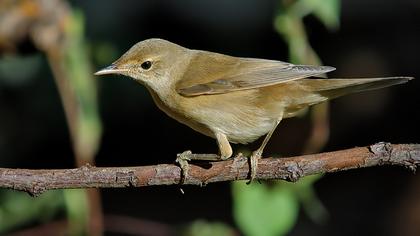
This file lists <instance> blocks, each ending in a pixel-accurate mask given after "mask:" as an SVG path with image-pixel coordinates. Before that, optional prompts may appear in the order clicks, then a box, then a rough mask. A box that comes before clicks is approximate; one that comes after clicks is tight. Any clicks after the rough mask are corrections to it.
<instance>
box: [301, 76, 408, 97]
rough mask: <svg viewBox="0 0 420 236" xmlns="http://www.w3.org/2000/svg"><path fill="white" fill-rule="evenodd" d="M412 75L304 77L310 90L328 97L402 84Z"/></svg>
mask: <svg viewBox="0 0 420 236" xmlns="http://www.w3.org/2000/svg"><path fill="white" fill-rule="evenodd" d="M411 79H413V77H385V78H360V79H312V78H311V79H306V81H305V85H307V88H309V89H310V90H311V91H312V92H318V93H319V94H321V95H322V96H325V97H328V98H330V99H331V98H336V97H339V96H342V95H345V94H349V93H358V92H362V91H368V90H374V89H380V88H385V87H389V86H393V85H397V84H403V83H406V82H408V81H409V80H411Z"/></svg>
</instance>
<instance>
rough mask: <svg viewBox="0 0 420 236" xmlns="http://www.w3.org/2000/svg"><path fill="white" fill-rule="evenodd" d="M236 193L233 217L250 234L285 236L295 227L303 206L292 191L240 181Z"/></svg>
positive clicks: (277, 186)
mask: <svg viewBox="0 0 420 236" xmlns="http://www.w3.org/2000/svg"><path fill="white" fill-rule="evenodd" d="M232 193H233V199H234V206H233V215H234V216H235V220H236V222H237V223H238V226H239V227H240V228H241V230H242V231H243V232H244V233H245V234H246V235H261V236H271V235H284V234H286V233H287V232H289V231H290V229H292V227H293V226H294V224H295V221H296V219H297V216H298V212H299V204H298V201H297V198H296V196H295V194H294V192H293V190H292V188H288V187H285V186H284V185H273V186H269V185H267V184H259V183H253V184H250V185H246V184H245V182H243V181H236V182H234V183H233V184H232Z"/></svg>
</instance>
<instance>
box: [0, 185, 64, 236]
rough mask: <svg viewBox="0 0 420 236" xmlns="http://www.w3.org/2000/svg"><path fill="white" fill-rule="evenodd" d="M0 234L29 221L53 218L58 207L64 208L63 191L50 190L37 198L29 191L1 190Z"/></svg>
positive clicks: (44, 220) (41, 221) (38, 221)
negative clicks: (28, 192) (29, 193)
mask: <svg viewBox="0 0 420 236" xmlns="http://www.w3.org/2000/svg"><path fill="white" fill-rule="evenodd" d="M0 202H1V204H0V222H1V223H0V234H3V233H5V232H6V231H8V230H10V229H13V228H16V227H17V226H20V225H24V224H27V223H33V222H34V220H36V222H37V223H43V222H46V221H49V220H51V218H52V217H54V216H55V215H56V213H57V209H63V206H64V198H63V191H61V190H55V191H48V192H46V193H44V194H42V195H41V196H39V197H37V198H33V197H31V196H29V195H28V194H27V193H22V192H13V191H6V190H5V191H1V192H0Z"/></svg>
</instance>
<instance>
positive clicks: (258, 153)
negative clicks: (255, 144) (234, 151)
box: [247, 116, 283, 184]
mask: <svg viewBox="0 0 420 236" xmlns="http://www.w3.org/2000/svg"><path fill="white" fill-rule="evenodd" d="M282 117H283V116H280V117H279V118H278V119H277V120H276V122H275V124H274V127H273V128H272V129H271V130H270V132H268V134H267V135H266V136H265V138H264V140H263V142H262V144H261V146H260V147H259V148H258V149H257V150H255V151H254V152H252V155H251V157H250V171H251V174H250V178H249V181H248V182H247V184H250V183H251V182H252V181H253V180H254V179H255V176H256V175H257V166H258V159H260V158H261V157H262V154H263V151H264V148H265V146H266V145H267V143H268V141H269V140H270V138H271V135H273V133H274V131H275V130H276V128H277V126H278V125H279V123H280V121H281V119H282Z"/></svg>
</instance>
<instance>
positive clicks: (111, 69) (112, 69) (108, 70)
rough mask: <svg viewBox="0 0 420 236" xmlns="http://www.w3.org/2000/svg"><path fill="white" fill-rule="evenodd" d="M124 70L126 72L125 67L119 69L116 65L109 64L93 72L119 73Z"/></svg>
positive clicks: (103, 73)
mask: <svg viewBox="0 0 420 236" xmlns="http://www.w3.org/2000/svg"><path fill="white" fill-rule="evenodd" d="M124 72H127V69H121V68H118V66H117V65H115V64H111V65H110V66H107V67H105V68H103V69H101V70H98V71H97V72H95V74H94V75H108V74H121V73H124Z"/></svg>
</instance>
